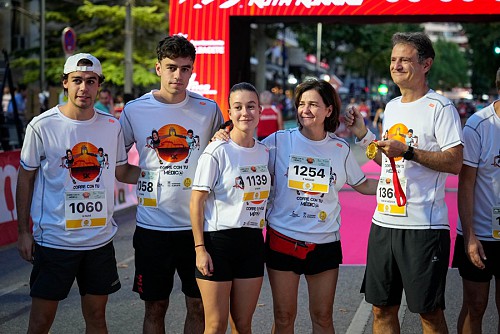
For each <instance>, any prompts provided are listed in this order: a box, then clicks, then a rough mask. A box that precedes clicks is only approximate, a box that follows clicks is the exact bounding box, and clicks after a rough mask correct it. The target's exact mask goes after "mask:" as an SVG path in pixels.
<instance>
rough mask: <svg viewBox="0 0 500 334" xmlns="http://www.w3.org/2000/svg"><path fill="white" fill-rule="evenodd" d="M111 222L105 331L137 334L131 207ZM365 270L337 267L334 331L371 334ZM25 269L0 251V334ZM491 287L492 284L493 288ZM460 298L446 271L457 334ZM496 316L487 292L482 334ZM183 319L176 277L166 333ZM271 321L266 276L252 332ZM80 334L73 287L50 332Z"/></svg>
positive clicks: (7, 328) (449, 311) (25, 298)
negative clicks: (113, 269) (113, 278)
mask: <svg viewBox="0 0 500 334" xmlns="http://www.w3.org/2000/svg"><path fill="white" fill-rule="evenodd" d="M353 150H354V153H355V154H356V157H357V159H358V161H359V162H360V164H362V163H364V162H366V160H363V159H366V158H364V156H363V152H361V151H359V150H358V149H357V148H356V147H353ZM346 191H348V190H346ZM115 219H116V221H117V223H118V225H119V230H118V234H117V236H116V238H115V239H114V245H115V248H116V257H117V262H118V271H119V275H120V281H121V284H122V288H121V289H120V290H119V291H118V292H117V293H115V294H112V295H111V296H110V297H109V302H108V308H107V322H108V329H109V332H110V333H141V332H142V319H143V316H144V305H143V302H142V301H141V300H140V299H139V298H138V296H137V294H135V293H134V292H132V283H133V275H134V250H133V248H132V236H133V232H134V229H135V208H128V209H124V210H121V211H119V212H117V213H116V214H115ZM343 219H344V217H343ZM367 225H369V224H367ZM342 228H343V229H359V226H357V225H355V224H346V225H345V226H343V227H342ZM342 233H344V232H342ZM346 234H347V232H346ZM342 246H343V249H344V252H349V251H350V249H349V247H358V246H356V245H353V244H352V243H348V242H346V243H344V244H343V245H342ZM364 268H365V267H364V265H363V264H361V265H342V266H341V267H340V274H339V281H338V284H337V293H336V298H335V305H334V324H335V329H336V333H340V334H342V333H347V334H365V333H371V324H372V317H371V308H370V305H369V304H367V303H366V302H365V301H364V298H363V295H362V294H360V293H359V288H360V286H361V282H362V280H363V274H364ZM30 271H31V264H29V263H27V262H25V261H23V260H22V259H21V258H20V256H19V254H18V252H17V249H16V248H15V245H9V246H4V247H1V248H0V334H16V333H26V329H27V326H28V319H29V311H30V303H31V298H30V297H29V286H28V282H29V275H30ZM493 289H494V284H492V290H493ZM461 298H462V284H461V279H460V277H459V275H458V272H457V270H456V269H450V270H449V272H448V280H447V288H446V306H447V308H446V311H445V315H446V319H447V322H448V327H449V331H450V333H456V332H457V331H456V321H457V317H458V314H459V312H460V307H461V303H462V299H461ZM496 314H497V313H496V308H495V305H494V294H493V291H490V299H489V304H488V308H487V311H486V315H485V317H484V320H483V333H496V332H497V331H496V328H497V324H498V318H497V315H496ZM399 315H400V323H401V333H403V334H406V333H407V334H412V333H421V332H422V329H421V325H420V321H419V318H418V315H416V314H413V313H411V312H410V311H409V310H408V309H407V308H406V306H405V301H404V300H403V301H402V306H401V310H400V314H399ZM184 317H185V307H184V297H183V294H182V292H181V290H180V282H179V280H178V279H177V278H176V280H175V283H174V289H173V292H172V295H171V299H170V307H169V310H168V313H167V316H166V331H167V333H172V334H176V333H182V328H183V323H184ZM272 319H273V317H272V298H271V291H270V287H269V281H268V279H267V277H265V279H264V284H263V287H262V291H261V294H260V298H259V302H258V305H257V309H256V311H255V314H254V318H253V332H254V333H257V334H259V333H270V332H271V326H272V321H273V320H272ZM84 332H85V324H84V321H83V317H82V315H81V311H80V297H79V294H78V288H77V286H76V284H75V285H74V286H73V288H72V290H71V293H70V295H69V296H68V298H67V299H65V300H64V301H62V302H61V303H60V304H59V309H58V313H57V315H56V319H55V321H54V324H53V326H52V329H51V332H50V333H52V334H56V333H63V334H73V333H75V334H78V333H84ZM295 332H296V333H298V334H303V333H304V334H305V333H311V321H310V318H309V312H308V295H307V286H306V284H305V280H304V279H302V280H301V284H300V287H299V298H298V314H297V319H296V322H295ZM228 333H229V330H228Z"/></svg>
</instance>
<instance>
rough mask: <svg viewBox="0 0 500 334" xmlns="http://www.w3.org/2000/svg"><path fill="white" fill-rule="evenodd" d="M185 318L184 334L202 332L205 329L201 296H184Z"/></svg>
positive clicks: (199, 333) (200, 333)
mask: <svg viewBox="0 0 500 334" xmlns="http://www.w3.org/2000/svg"><path fill="white" fill-rule="evenodd" d="M186 310H187V312H186V320H185V321H184V333H185V334H202V333H203V331H204V330H205V316H204V313H203V303H202V301H201V298H192V297H188V296H186Z"/></svg>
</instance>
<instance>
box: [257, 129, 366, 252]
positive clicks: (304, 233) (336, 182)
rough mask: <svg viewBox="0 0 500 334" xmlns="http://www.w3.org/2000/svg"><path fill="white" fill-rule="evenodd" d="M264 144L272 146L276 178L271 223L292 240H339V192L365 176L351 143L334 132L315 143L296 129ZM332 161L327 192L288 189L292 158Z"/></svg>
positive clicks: (271, 164)
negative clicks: (353, 152) (345, 185)
mask: <svg viewBox="0 0 500 334" xmlns="http://www.w3.org/2000/svg"><path fill="white" fill-rule="evenodd" d="M263 143H264V144H265V145H266V146H267V147H269V149H270V153H269V171H270V173H271V176H272V177H273V182H274V183H273V189H272V191H271V199H272V200H271V201H270V202H269V207H268V210H267V220H268V224H269V225H270V226H271V227H272V228H273V229H275V230H276V231H278V232H280V233H282V234H285V235H287V236H289V237H291V238H294V239H297V240H302V241H307V242H314V243H318V244H324V243H329V242H334V241H338V240H340V233H339V228H340V203H339V196H338V192H339V190H340V189H341V188H342V187H343V186H344V184H346V183H347V184H349V185H350V186H357V185H359V184H361V183H363V182H364V181H365V179H366V178H365V175H364V174H363V172H362V170H361V168H360V167H359V165H358V163H357V162H356V159H355V157H354V156H353V154H352V151H351V148H350V146H349V144H348V143H347V142H346V141H345V140H343V139H341V138H339V137H337V136H336V135H335V134H333V133H328V134H327V136H326V137H325V139H323V140H320V141H313V140H310V139H308V138H306V137H304V136H303V135H302V134H301V133H300V131H299V130H298V129H297V128H295V129H290V130H283V131H278V132H275V133H274V134H272V135H270V136H269V137H267V138H266V139H264V141H263ZM291 155H293V156H296V157H303V158H305V159H306V160H308V159H311V158H312V159H316V158H321V159H326V160H329V165H330V168H328V169H329V172H327V173H326V177H327V178H328V180H327V183H328V184H329V190H328V192H327V193H321V192H310V191H301V190H295V189H291V188H289V187H288V178H289V175H288V173H289V165H290V156H291Z"/></svg>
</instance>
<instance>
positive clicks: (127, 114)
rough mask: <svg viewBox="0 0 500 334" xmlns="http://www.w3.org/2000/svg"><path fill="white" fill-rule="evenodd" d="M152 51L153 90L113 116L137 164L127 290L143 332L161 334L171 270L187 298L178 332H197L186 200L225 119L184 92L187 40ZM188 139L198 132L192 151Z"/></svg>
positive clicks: (191, 53)
mask: <svg viewBox="0 0 500 334" xmlns="http://www.w3.org/2000/svg"><path fill="white" fill-rule="evenodd" d="M156 51H157V56H158V62H157V63H156V74H157V75H158V76H159V77H160V89H158V90H153V91H151V92H149V93H147V94H145V95H143V96H141V97H139V98H138V99H136V100H133V101H131V102H129V103H127V104H126V105H125V108H124V110H123V112H122V114H121V116H120V123H121V124H122V127H123V130H124V137H125V145H126V148H127V150H129V149H130V148H131V147H132V146H133V145H134V144H135V145H136V147H137V150H138V151H139V166H140V167H141V169H142V172H141V177H140V179H139V183H138V199H139V206H138V208H137V227H136V230H135V233H134V248H135V280H134V287H133V290H134V291H135V292H137V293H139V296H140V298H141V299H142V300H144V302H145V315H144V324H143V331H144V333H165V314H166V312H167V308H168V304H169V296H170V293H171V291H172V287H173V283H174V274H175V271H177V273H178V275H179V277H180V279H181V281H182V292H183V293H184V294H185V296H186V307H187V315H186V321H185V326H184V332H185V333H190V334H191V333H202V332H203V328H204V318H203V305H202V303H201V295H200V291H199V289H198V286H197V284H196V279H195V275H194V273H195V267H196V266H195V259H196V255H195V251H194V242H193V234H192V232H191V221H190V216H189V200H190V197H191V185H192V181H193V178H194V173H195V170H196V166H197V162H198V158H199V156H200V154H201V153H202V152H203V150H204V149H205V147H206V146H207V145H208V142H209V140H210V138H211V137H212V135H213V134H214V133H215V132H216V131H217V130H218V129H219V127H220V125H221V124H223V123H224V120H223V117H222V113H221V111H220V109H219V107H218V106H217V104H216V103H215V102H214V101H212V100H209V99H207V98H204V97H202V96H201V95H198V94H196V93H193V92H190V91H188V90H187V85H188V83H189V78H190V77H191V74H192V73H193V65H194V61H195V57H196V50H195V47H194V46H193V44H192V43H190V42H189V41H188V40H187V39H186V38H184V37H182V36H178V35H174V36H168V37H166V38H164V39H162V40H161V41H160V42H159V43H158V46H157V49H156ZM191 137H193V138H194V137H197V140H198V143H197V145H198V146H197V147H196V149H193V145H192V142H191V139H190V138H191Z"/></svg>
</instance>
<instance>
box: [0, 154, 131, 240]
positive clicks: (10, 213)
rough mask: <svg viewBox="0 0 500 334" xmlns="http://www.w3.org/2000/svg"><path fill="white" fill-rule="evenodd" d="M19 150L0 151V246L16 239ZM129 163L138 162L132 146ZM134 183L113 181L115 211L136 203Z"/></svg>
mask: <svg viewBox="0 0 500 334" xmlns="http://www.w3.org/2000/svg"><path fill="white" fill-rule="evenodd" d="M20 155H21V151H19V150H18V151H9V152H2V153H0V246H3V245H7V244H10V243H12V242H15V241H17V212H16V184H17V173H18V170H19V166H20V164H19V160H20ZM128 161H129V163H131V164H134V165H137V164H138V163H139V154H138V152H137V150H136V149H135V147H133V148H132V149H131V150H130V152H129V154H128ZM135 187H136V186H135V185H131V184H124V183H120V182H118V181H115V211H117V210H121V209H124V208H127V207H130V206H132V205H136V204H137V197H136V195H135Z"/></svg>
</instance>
